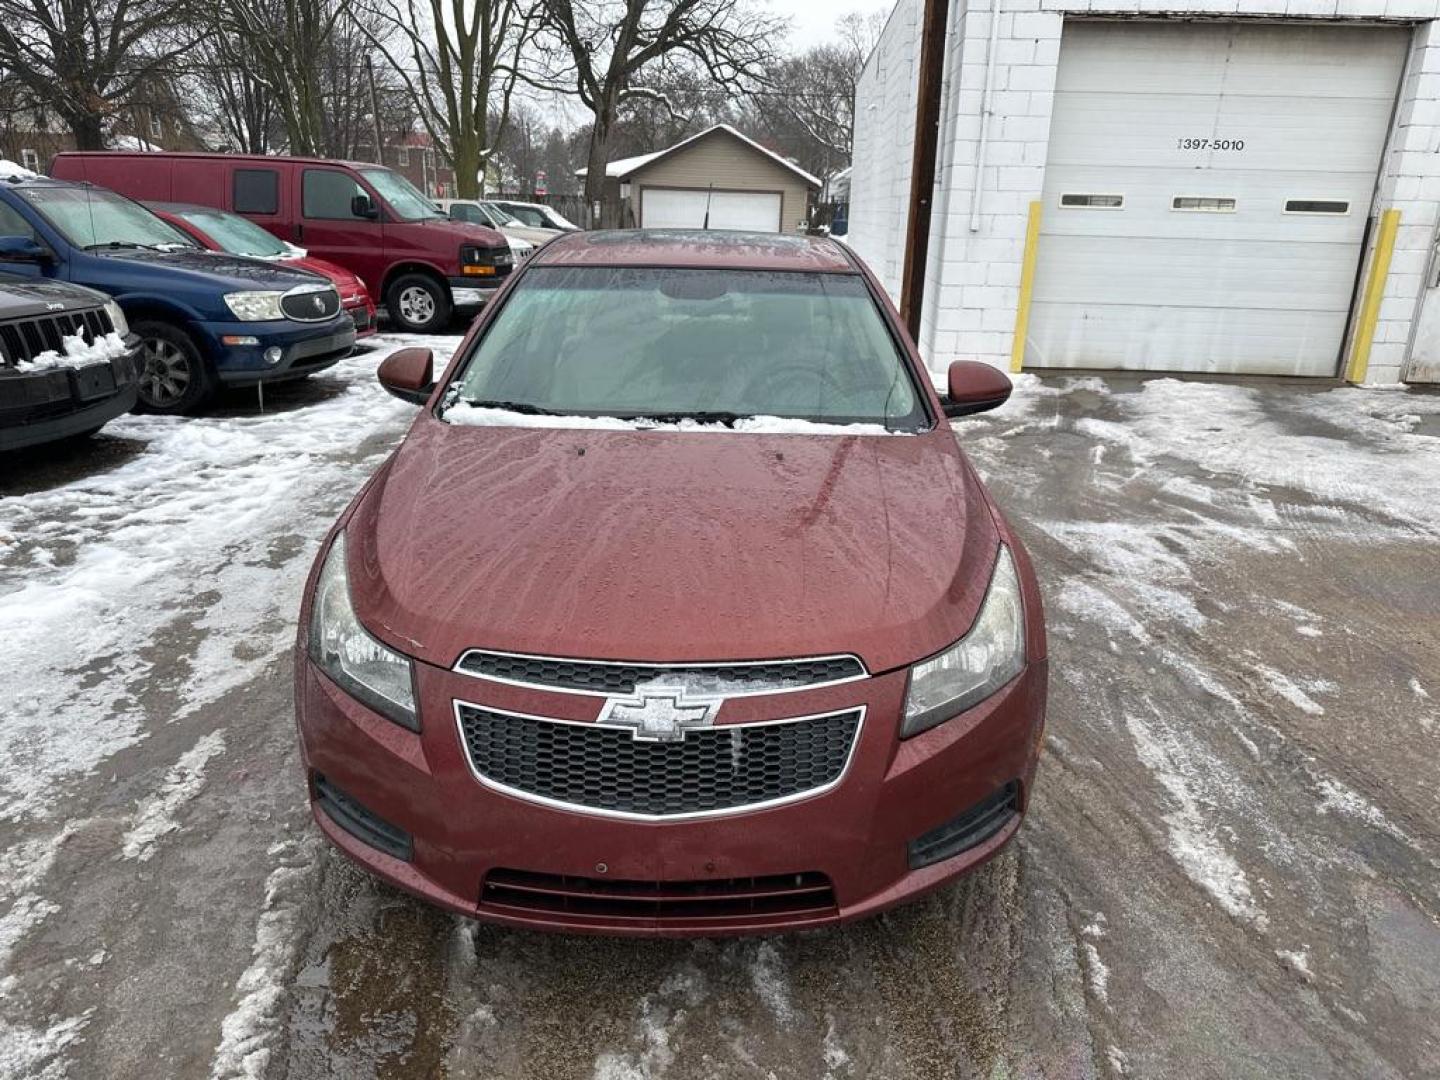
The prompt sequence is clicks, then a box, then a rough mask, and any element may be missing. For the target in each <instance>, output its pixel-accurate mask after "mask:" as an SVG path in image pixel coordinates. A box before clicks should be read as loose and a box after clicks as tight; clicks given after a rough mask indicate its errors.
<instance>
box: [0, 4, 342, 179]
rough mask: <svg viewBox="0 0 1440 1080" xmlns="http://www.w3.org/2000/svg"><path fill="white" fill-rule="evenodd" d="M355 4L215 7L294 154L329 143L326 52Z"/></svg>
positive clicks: (220, 23)
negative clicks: (262, 89)
mask: <svg viewBox="0 0 1440 1080" xmlns="http://www.w3.org/2000/svg"><path fill="white" fill-rule="evenodd" d="M16 2H21V0H0V4H4V3H16ZM119 2H121V3H123V2H125V0H119ZM350 7H351V0H227V2H226V3H224V4H221V5H219V6H218V7H217V9H216V10H215V12H214V16H213V17H214V18H215V19H217V20H218V28H219V29H221V30H223V31H225V32H226V33H228V34H230V35H232V36H233V37H235V38H238V39H240V40H242V41H243V42H244V43H245V49H246V54H247V56H246V60H247V63H248V64H249V67H248V71H249V73H250V74H251V75H252V76H253V77H254V79H255V80H256V81H257V82H258V83H259V84H260V85H262V86H264V87H265V90H266V92H267V93H268V94H269V95H270V98H271V100H272V102H273V103H274V106H275V108H276V111H277V112H278V113H279V116H280V120H281V122H282V124H283V125H284V128H285V139H286V142H287V144H288V148H289V150H290V153H292V154H316V153H320V152H322V151H323V149H324V146H325V142H326V116H325V110H326V85H325V83H326V79H325V69H324V63H323V58H324V55H325V50H326V49H327V47H328V46H329V45H330V43H331V42H332V40H333V38H334V35H335V34H336V30H337V27H338V26H340V25H341V24H342V22H343V21H344V20H345V19H347V18H348V17H349V15H350Z"/></svg>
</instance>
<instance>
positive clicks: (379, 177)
mask: <svg viewBox="0 0 1440 1080" xmlns="http://www.w3.org/2000/svg"><path fill="white" fill-rule="evenodd" d="M360 175H361V176H363V177H365V179H366V180H368V181H369V182H370V183H371V184H373V185H374V187H375V190H376V191H378V192H379V193H380V195H381V197H382V198H383V199H384V200H385V201H386V202H387V203H389V204H390V210H391V211H392V212H393V213H394V214H395V216H396V217H398V218H399V219H400V220H401V221H421V220H423V219H425V218H436V217H444V216H445V212H444V211H443V210H437V209H435V204H434V203H433V202H431V201H430V200H429V199H427V198H426V197H425V196H424V194H422V193H421V191H420V189H419V188H417V187H416V186H415V185H414V184H412V183H410V181H409V180H406V179H405V177H403V176H401V175H400V174H399V173H393V172H391V171H390V170H389V169H362V170H360Z"/></svg>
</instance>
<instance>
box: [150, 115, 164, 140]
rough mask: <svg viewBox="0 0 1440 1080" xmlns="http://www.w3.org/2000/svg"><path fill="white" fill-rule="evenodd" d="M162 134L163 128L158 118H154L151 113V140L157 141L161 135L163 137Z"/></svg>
mask: <svg viewBox="0 0 1440 1080" xmlns="http://www.w3.org/2000/svg"><path fill="white" fill-rule="evenodd" d="M164 134H165V128H164V126H163V125H162V124H161V123H160V117H158V116H156V115H155V114H154V113H153V112H152V113H151V114H150V137H151V138H152V139H158V138H160V136H161V135H164Z"/></svg>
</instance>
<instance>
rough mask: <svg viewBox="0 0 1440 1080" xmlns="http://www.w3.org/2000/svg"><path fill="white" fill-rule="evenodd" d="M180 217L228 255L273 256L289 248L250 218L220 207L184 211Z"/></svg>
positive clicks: (287, 252) (263, 257)
mask: <svg viewBox="0 0 1440 1080" xmlns="http://www.w3.org/2000/svg"><path fill="white" fill-rule="evenodd" d="M180 216H181V217H182V218H184V219H185V220H186V221H188V222H189V223H190V224H191V225H194V226H195V227H196V228H197V229H199V230H200V231H201V232H203V233H204V234H205V235H206V236H209V237H210V238H211V239H212V240H214V241H215V242H216V243H217V244H219V245H220V250H221V251H228V252H230V254H232V255H250V256H252V257H254V258H257V259H277V258H279V257H281V256H282V255H288V254H289V252H290V249H289V248H288V247H287V246H286V245H285V244H283V243H281V242H280V241H279V240H277V239H276V238H275V237H274V236H273V235H272V234H271V233H269V232H266V231H265V230H264V229H262V228H261V227H260V226H259V225H256V224H255V223H254V222H253V221H249V220H247V219H245V218H243V217H240V216H239V215H238V214H227V213H225V212H224V211H223V210H186V211H184V212H183V213H181V214H180Z"/></svg>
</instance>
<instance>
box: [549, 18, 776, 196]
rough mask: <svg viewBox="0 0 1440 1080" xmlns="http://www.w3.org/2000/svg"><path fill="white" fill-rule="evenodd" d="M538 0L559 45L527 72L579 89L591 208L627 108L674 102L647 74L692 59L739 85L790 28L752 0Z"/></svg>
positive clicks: (726, 84) (755, 74)
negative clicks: (585, 116)
mask: <svg viewBox="0 0 1440 1080" xmlns="http://www.w3.org/2000/svg"><path fill="white" fill-rule="evenodd" d="M541 2H542V4H543V10H544V31H545V33H546V35H547V36H548V38H549V39H551V40H552V41H553V42H554V43H555V45H556V48H555V49H554V52H553V53H552V54H551V61H550V63H549V64H548V65H546V66H543V67H542V69H541V70H540V71H538V72H536V73H532V74H528V75H527V76H526V77H527V79H528V80H529V81H531V82H533V83H534V84H535V85H537V86H540V87H542V88H545V89H549V90H562V91H564V92H567V93H572V94H575V95H577V96H578V97H579V99H580V101H581V103H582V104H583V105H584V106H585V107H586V108H587V109H588V110H589V111H590V114H591V125H590V142H589V148H588V152H587V154H586V162H585V165H586V174H585V201H586V204H587V205H588V206H590V207H592V208H593V207H594V206H595V204H596V203H598V202H599V201H600V200H601V198H602V196H603V193H604V186H605V166H606V165H607V164H608V163H609V161H610V144H611V139H612V137H613V136H614V133H615V127H616V123H617V121H618V120H619V119H620V117H621V110H622V108H623V107H624V106H625V105H626V104H627V103H629V102H631V101H633V100H634V99H635V98H638V97H649V98H651V99H654V100H656V101H660V102H662V103H664V104H667V105H673V103H671V102H669V101H668V100H667V99H666V97H665V95H664V94H663V92H661V91H660V90H659V89H657V88H656V87H654V86H651V85H648V84H647V83H646V81H645V80H646V77H647V76H649V75H654V74H657V73H658V72H660V71H661V70H662V69H663V68H665V67H667V66H669V67H681V66H684V65H685V64H692V65H695V66H696V67H697V68H699V69H700V70H701V71H703V72H704V74H705V76H706V78H707V79H708V80H709V81H710V82H711V83H712V84H714V85H715V86H718V87H723V88H725V89H727V90H730V91H738V90H741V89H743V88H744V87H745V86H746V85H747V84H749V83H750V82H751V81H753V80H757V79H759V78H760V77H761V76H762V75H763V73H764V70H765V68H766V66H767V65H768V64H769V63H770V62H771V61H772V59H773V57H774V55H775V53H774V50H775V46H776V43H777V41H778V40H779V39H780V38H781V37H783V34H784V30H785V22H784V21H783V20H780V19H776V18H772V17H769V16H767V15H764V14H762V13H761V12H760V11H759V10H758V9H757V8H755V7H753V6H751V5H750V3H749V0H586V2H584V3H582V4H576V3H574V2H573V0H541ZM592 212H593V210H592Z"/></svg>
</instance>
